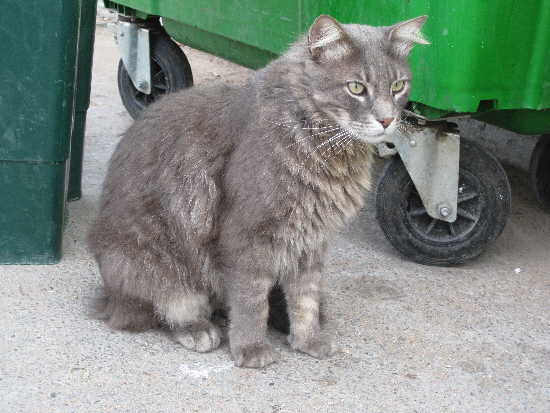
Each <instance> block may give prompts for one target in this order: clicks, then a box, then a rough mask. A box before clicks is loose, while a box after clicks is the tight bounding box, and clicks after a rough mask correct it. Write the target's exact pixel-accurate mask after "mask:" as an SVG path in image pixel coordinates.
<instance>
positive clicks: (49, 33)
mask: <svg viewBox="0 0 550 413" xmlns="http://www.w3.org/2000/svg"><path fill="white" fill-rule="evenodd" d="M95 10H96V0H79V1H62V0H57V1H53V2H47V3H45V2H43V1H37V0H29V1H26V2H21V1H18V0H7V1H5V2H3V3H2V6H1V7H0V34H1V36H2V38H3V41H2V43H1V46H0V53H1V55H2V56H3V60H2V64H1V65H0V263H3V264H16V263H20V264H49V263H55V262H57V261H59V259H60V258H61V246H62V232H63V225H64V221H65V211H66V208H65V204H66V200H67V193H69V194H70V196H71V198H75V199H76V198H78V197H79V196H80V171H81V165H82V141H83V136H84V124H85V116H86V109H87V106H88V99H89V88H90V70H91V56H92V50H93V31H94V27H95ZM71 149H73V150H71ZM70 172H71V174H72V175H71V174H70ZM69 181H71V185H69Z"/></svg>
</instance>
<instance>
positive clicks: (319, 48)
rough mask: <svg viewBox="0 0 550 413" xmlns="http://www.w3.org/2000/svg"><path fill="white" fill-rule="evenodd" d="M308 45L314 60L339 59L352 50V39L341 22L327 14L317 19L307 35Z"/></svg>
mask: <svg viewBox="0 0 550 413" xmlns="http://www.w3.org/2000/svg"><path fill="white" fill-rule="evenodd" d="M307 46H308V48H309V52H310V54H311V57H313V60H315V61H318V62H322V61H331V60H338V59H341V58H343V57H345V56H346V55H348V54H350V53H351V51H352V44H351V39H350V38H349V36H348V35H347V33H346V32H345V31H344V29H343V28H342V26H341V25H340V23H338V22H337V21H336V20H335V19H333V18H332V17H330V16H327V15H321V16H319V17H317V18H316V19H315V21H314V22H313V24H312V25H311V28H310V29H309V33H308V36H307Z"/></svg>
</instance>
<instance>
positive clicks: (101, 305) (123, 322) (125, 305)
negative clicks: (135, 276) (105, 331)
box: [92, 291, 159, 331]
mask: <svg viewBox="0 0 550 413" xmlns="http://www.w3.org/2000/svg"><path fill="white" fill-rule="evenodd" d="M92 315H93V317H94V318H98V319H100V320H104V321H105V322H106V323H107V325H108V326H109V327H111V328H113V329H117V330H131V331H145V330H148V329H150V328H155V327H158V325H159V322H158V320H157V319H156V317H155V314H154V312H153V306H152V305H151V304H150V303H148V302H146V301H143V300H140V299H137V298H130V297H125V296H123V295H119V294H116V293H113V292H109V291H103V292H102V293H101V295H100V296H98V297H95V299H94V302H93V312H92Z"/></svg>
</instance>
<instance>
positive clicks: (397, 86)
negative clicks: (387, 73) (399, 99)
mask: <svg viewBox="0 0 550 413" xmlns="http://www.w3.org/2000/svg"><path fill="white" fill-rule="evenodd" d="M404 87H405V81H404V80H397V81H395V82H393V83H392V85H391V91H392V93H398V92H401V91H402V90H403V88H404Z"/></svg>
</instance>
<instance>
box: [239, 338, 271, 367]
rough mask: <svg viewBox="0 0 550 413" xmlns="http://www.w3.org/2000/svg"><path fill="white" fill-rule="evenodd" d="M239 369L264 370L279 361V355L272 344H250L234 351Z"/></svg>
mask: <svg viewBox="0 0 550 413" xmlns="http://www.w3.org/2000/svg"><path fill="white" fill-rule="evenodd" d="M231 352H232V354H233V360H234V361H235V366H237V367H248V368H256V369H258V368H262V367H265V366H267V365H268V364H271V363H274V362H275V361H277V359H278V358H279V357H278V354H277V353H276V352H275V351H274V350H273V347H272V346H271V345H270V344H250V345H245V346H237V347H236V348H235V349H232V351H231Z"/></svg>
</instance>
